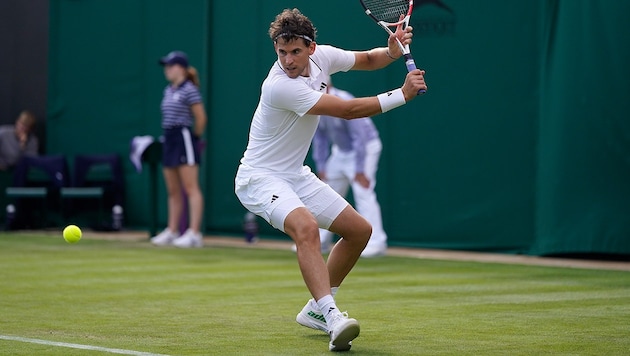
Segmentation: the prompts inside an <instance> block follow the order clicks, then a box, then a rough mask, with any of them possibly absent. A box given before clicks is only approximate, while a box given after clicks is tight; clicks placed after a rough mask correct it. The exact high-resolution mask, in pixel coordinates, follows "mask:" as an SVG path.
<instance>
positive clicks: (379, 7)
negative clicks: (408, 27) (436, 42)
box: [359, 0, 413, 26]
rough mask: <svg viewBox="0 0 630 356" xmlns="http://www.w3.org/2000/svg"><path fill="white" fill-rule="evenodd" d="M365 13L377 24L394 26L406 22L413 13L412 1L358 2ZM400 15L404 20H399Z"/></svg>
mask: <svg viewBox="0 0 630 356" xmlns="http://www.w3.org/2000/svg"><path fill="white" fill-rule="evenodd" d="M359 1H360V2H361V6H363V9H365V13H366V14H367V15H368V16H370V17H371V18H372V19H373V20H374V21H376V22H377V23H384V24H385V25H386V26H395V25H398V24H401V23H405V22H406V21H408V19H409V17H410V16H411V12H412V11H413V0H359ZM401 15H404V18H403V19H402V20H401V19H400V18H401Z"/></svg>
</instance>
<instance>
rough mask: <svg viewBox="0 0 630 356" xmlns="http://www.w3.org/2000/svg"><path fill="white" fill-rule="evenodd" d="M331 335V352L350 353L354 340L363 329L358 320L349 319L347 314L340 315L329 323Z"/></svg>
mask: <svg viewBox="0 0 630 356" xmlns="http://www.w3.org/2000/svg"><path fill="white" fill-rule="evenodd" d="M328 329H329V331H328V333H329V334H330V343H329V344H328V349H329V350H330V351H348V350H350V348H351V347H352V340H354V339H355V338H356V337H357V336H359V332H360V331H361V328H360V327H359V322H358V321H357V320H356V319H353V318H349V317H348V313H347V312H343V313H339V314H337V315H335V316H333V317H332V319H331V320H330V321H329V322H328Z"/></svg>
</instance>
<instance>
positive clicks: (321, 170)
mask: <svg viewBox="0 0 630 356" xmlns="http://www.w3.org/2000/svg"><path fill="white" fill-rule="evenodd" d="M327 91H328V94H331V95H336V96H338V97H340V98H343V99H345V100H348V99H352V98H354V96H353V95H352V94H350V93H349V92H347V91H344V90H340V89H337V88H335V87H333V85H332V81H331V80H330V79H329V80H328V88H327ZM382 147H383V146H382V143H381V139H380V137H379V134H378V130H377V129H376V126H374V123H373V122H372V119H370V118H369V117H366V118H362V119H357V120H342V119H339V118H336V117H331V116H324V115H322V116H321V117H320V120H319V126H318V127H317V131H316V132H315V136H314V137H313V151H312V152H313V159H314V161H315V167H316V169H317V175H318V176H319V178H320V179H321V180H323V181H324V182H326V183H328V185H330V186H331V187H332V188H333V189H334V190H335V191H336V192H337V193H339V194H340V195H341V196H345V195H346V194H347V193H348V187H350V186H352V195H353V197H354V202H355V207H356V209H357V211H358V212H359V214H361V215H362V216H363V217H364V218H366V219H367V221H369V222H370V224H372V236H371V237H370V241H369V242H368V244H367V246H366V247H365V249H364V250H363V253H361V257H376V256H382V255H384V254H385V252H386V250H387V234H386V233H385V231H384V230H383V222H382V218H381V206H380V204H379V203H378V200H377V199H376V192H375V191H374V188H375V186H376V171H377V170H378V161H379V158H380V156H381V150H382ZM319 232H320V240H321V243H322V252H323V253H326V252H329V251H330V248H331V244H332V237H333V233H332V232H330V231H328V230H324V229H320V230H319Z"/></svg>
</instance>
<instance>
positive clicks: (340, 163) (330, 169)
mask: <svg viewBox="0 0 630 356" xmlns="http://www.w3.org/2000/svg"><path fill="white" fill-rule="evenodd" d="M347 161H348V160H347V159H345V157H344V156H343V155H340V154H339V150H338V149H335V148H334V147H333V150H332V153H331V155H330V157H328V160H327V161H326V180H325V183H326V184H328V185H329V186H330V187H331V188H332V189H333V190H334V191H335V192H337V193H339V195H341V196H342V197H345V196H346V194H348V189H349V188H350V183H351V182H352V180H351V179H352V178H350V177H349V176H348V175H347V174H346V172H345V166H346V165H347V164H348V163H351V164H353V163H352V162H347ZM333 235H334V234H333V233H332V232H331V231H329V230H327V229H319V240H320V242H321V244H322V252H330V250H331V248H332V239H333Z"/></svg>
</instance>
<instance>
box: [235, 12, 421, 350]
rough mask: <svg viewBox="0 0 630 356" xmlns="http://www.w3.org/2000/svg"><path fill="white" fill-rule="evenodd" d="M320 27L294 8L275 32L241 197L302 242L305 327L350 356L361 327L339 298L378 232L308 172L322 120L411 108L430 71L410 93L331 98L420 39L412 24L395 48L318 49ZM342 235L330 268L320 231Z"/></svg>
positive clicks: (409, 83)
mask: <svg viewBox="0 0 630 356" xmlns="http://www.w3.org/2000/svg"><path fill="white" fill-rule="evenodd" d="M315 34H316V30H315V27H314V26H313V24H312V22H311V21H310V20H309V19H308V18H307V17H306V16H304V15H303V14H302V13H301V12H300V11H299V10H297V9H293V10H290V9H286V10H284V11H283V12H282V13H280V14H279V15H277V16H276V18H275V21H273V22H272V23H271V26H270V28H269V36H270V37H271V40H272V41H273V45H274V49H275V51H276V54H277V55H278V60H277V61H276V62H275V63H274V64H273V66H272V67H271V69H270V71H269V74H268V76H267V78H266V79H265V81H264V82H263V84H262V91H261V96H260V101H259V103H258V107H257V108H256V111H255V113H254V117H253V119H252V123H251V127H250V132H249V142H248V144H247V149H246V151H245V153H244V155H243V158H242V159H241V164H240V165H239V167H238V172H237V174H236V178H235V192H236V195H237V196H238V198H239V200H240V201H241V203H242V204H243V206H245V207H246V208H247V209H248V210H249V211H251V212H253V213H255V214H257V215H259V216H261V217H263V218H264V219H265V220H266V221H267V222H269V224H271V225H272V226H273V227H275V228H276V229H278V230H280V231H283V232H285V233H286V234H288V235H289V236H290V237H291V238H292V239H293V241H294V242H295V244H296V246H297V258H298V264H299V266H300V271H301V272H302V277H303V278H304V282H305V283H306V286H307V287H308V290H309V291H310V293H311V295H312V296H313V299H311V300H309V301H308V302H307V304H306V306H304V308H303V309H302V311H301V312H300V313H298V315H297V317H296V320H297V322H298V323H300V324H302V325H304V326H307V327H310V328H313V329H318V330H322V331H324V332H327V333H329V335H330V343H329V349H330V350H331V351H346V350H349V349H350V347H351V346H352V340H353V339H354V338H356V337H357V336H358V335H359V330H360V328H359V323H358V322H357V321H356V320H355V319H352V318H349V317H348V314H347V313H345V312H344V313H342V312H341V311H340V310H339V309H338V308H337V305H336V303H335V300H334V295H335V294H336V292H337V289H338V288H339V286H340V285H341V282H342V281H343V280H344V278H345V277H346V275H347V274H348V273H349V272H350V270H351V269H352V268H353V267H354V265H355V263H356V262H357V260H358V259H359V256H360V255H361V251H363V249H364V248H365V246H366V244H367V242H368V240H369V238H370V234H371V231H372V229H371V226H370V224H369V223H368V222H367V220H365V219H364V218H363V217H362V216H361V215H359V214H358V213H357V212H356V210H354V208H352V206H350V205H349V204H348V202H346V200H345V199H344V198H343V197H342V196H340V195H339V194H338V193H336V192H335V191H334V190H333V189H332V188H331V187H329V186H328V185H326V184H325V183H323V182H322V181H321V180H319V179H318V178H317V176H316V175H315V174H314V173H312V172H311V170H310V169H309V167H307V166H304V160H305V158H306V155H307V153H308V149H309V146H310V143H311V140H312V138H313V135H314V133H315V130H316V128H317V124H318V121H319V115H329V116H335V117H339V118H344V119H355V118H362V117H366V116H374V115H376V114H379V113H381V112H386V111H388V110H391V109H393V108H395V107H398V106H401V105H404V104H405V103H406V102H407V101H409V100H412V99H413V98H414V97H416V96H417V93H418V91H419V90H420V89H425V90H426V88H427V86H426V84H425V82H424V71H422V70H415V71H412V72H410V73H408V74H407V77H406V78H405V82H404V84H403V86H402V87H401V88H398V89H395V90H392V91H390V92H387V93H383V94H380V95H378V96H374V97H366V98H355V99H351V100H344V99H341V98H339V97H336V96H334V95H329V94H326V93H325V91H326V85H327V84H326V80H327V78H328V76H329V75H331V74H333V73H336V72H340V71H348V70H374V69H380V68H383V67H385V66H387V65H389V64H391V63H393V62H394V61H395V59H397V58H399V57H400V56H401V55H402V53H401V51H400V48H399V47H398V45H397V43H396V40H395V37H398V38H399V39H400V41H401V42H403V44H405V43H406V44H409V43H411V37H412V33H411V27H408V28H406V29H405V30H402V29H401V28H398V29H397V31H396V33H395V35H394V36H390V38H389V39H388V46H387V47H386V48H375V49H371V50H369V51H363V52H354V51H345V50H342V49H339V48H336V47H333V46H327V45H317V44H316V43H315ZM319 227H322V228H325V229H328V230H330V231H332V232H334V233H336V234H338V235H339V236H341V237H342V238H341V239H340V240H339V241H338V242H337V244H336V245H335V246H334V247H333V249H332V251H331V253H330V255H329V257H328V262H325V261H324V258H323V257H322V255H321V253H320V240H319V232H318V228H319Z"/></svg>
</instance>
